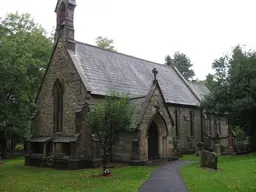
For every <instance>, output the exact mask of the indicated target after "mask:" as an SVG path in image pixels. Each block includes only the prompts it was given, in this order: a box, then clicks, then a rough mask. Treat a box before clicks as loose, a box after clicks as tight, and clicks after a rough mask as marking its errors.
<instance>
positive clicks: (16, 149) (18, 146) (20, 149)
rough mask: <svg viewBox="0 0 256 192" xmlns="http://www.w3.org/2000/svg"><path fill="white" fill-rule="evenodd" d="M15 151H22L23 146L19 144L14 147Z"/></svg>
mask: <svg viewBox="0 0 256 192" xmlns="http://www.w3.org/2000/svg"><path fill="white" fill-rule="evenodd" d="M14 150H15V151H23V150H24V145H23V144H21V143H19V144H17V145H16V146H15V148H14Z"/></svg>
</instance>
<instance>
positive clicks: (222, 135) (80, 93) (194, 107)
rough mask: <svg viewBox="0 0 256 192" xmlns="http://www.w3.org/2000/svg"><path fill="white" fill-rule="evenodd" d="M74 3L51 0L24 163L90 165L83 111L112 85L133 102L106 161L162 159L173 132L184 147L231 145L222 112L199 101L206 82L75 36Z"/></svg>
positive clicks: (91, 140)
mask: <svg viewBox="0 0 256 192" xmlns="http://www.w3.org/2000/svg"><path fill="white" fill-rule="evenodd" d="M75 8H76V1H75V0H58V2H57V5H56V9H55V12H56V15H57V26H56V33H55V43H54V48H53V53H52V57H51V59H50V62H49V64H48V66H47V70H46V72H45V75H44V78H43V81H42V84H41V86H40V89H39V90H38V95H37V98H36V107H37V111H36V114H35V116H34V118H33V120H32V136H31V137H30V138H28V140H27V142H26V154H25V164H26V165H33V166H50V167H56V168H65V169H79V168H85V167H94V166H97V165H98V164H99V163H100V161H101V158H102V156H101V150H100V144H99V143H98V142H97V139H96V138H95V137H94V135H93V133H92V132H91V130H90V128H89V127H88V125H87V123H86V115H87V114H88V113H90V111H91V110H92V109H93V106H94V105H95V103H97V102H100V101H101V100H103V99H104V98H105V97H106V95H108V94H110V93H111V92H113V91H115V92H116V91H117V92H120V93H124V94H126V95H128V97H129V100H130V105H131V106H132V107H133V108H134V113H133V118H132V124H131V126H130V130H129V131H126V132H123V133H121V135H120V137H121V138H120V141H119V143H118V144H117V145H115V146H114V149H113V155H114V156H113V159H114V161H122V162H134V161H137V162H140V161H141V162H146V161H149V160H152V159H168V158H169V157H171V156H172V155H173V140H174V139H175V140H177V141H178V142H179V148H182V149H183V151H184V152H185V153H186V152H187V153H189V152H191V151H193V149H194V148H195V147H196V144H197V143H198V142H203V143H208V145H209V146H213V145H214V142H215V140H216V139H218V140H219V142H220V144H221V145H223V146H225V147H228V146H229V145H232V144H231V142H230V139H229V135H230V130H229V128H228V123H227V120H226V117H225V116H221V115H217V114H206V113H205V112H204V111H203V110H201V109H200V102H201V101H202V99H203V98H204V96H205V95H207V94H209V93H210V91H209V89H208V88H207V87H206V86H204V85H199V84H195V83H191V82H187V81H186V80H185V79H184V78H183V76H182V75H181V74H180V73H179V72H178V71H177V69H176V68H174V67H171V66H167V65H163V64H158V63H154V62H151V61H148V60H144V59H139V58H136V57H133V56H129V55H126V54H122V53H118V52H112V51H108V50H104V49H101V48H99V47H97V46H93V45H89V44H86V43H82V42H78V41H76V40H75V38H74V37H75V27H74V13H75Z"/></svg>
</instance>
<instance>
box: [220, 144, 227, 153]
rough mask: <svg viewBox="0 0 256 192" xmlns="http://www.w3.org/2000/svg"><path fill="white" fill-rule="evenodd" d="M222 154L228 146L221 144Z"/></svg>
mask: <svg viewBox="0 0 256 192" xmlns="http://www.w3.org/2000/svg"><path fill="white" fill-rule="evenodd" d="M220 150H221V154H223V153H224V152H225V151H226V147H225V146H224V145H220Z"/></svg>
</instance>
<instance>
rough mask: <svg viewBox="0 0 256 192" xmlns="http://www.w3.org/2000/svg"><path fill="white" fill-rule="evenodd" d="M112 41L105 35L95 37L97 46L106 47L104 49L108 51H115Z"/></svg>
mask: <svg viewBox="0 0 256 192" xmlns="http://www.w3.org/2000/svg"><path fill="white" fill-rule="evenodd" d="M113 43H114V40H113V39H108V38H107V37H102V36H98V37H97V38H96V44H97V46H98V47H100V48H102V49H106V50H109V51H116V50H115V47H114V45H113Z"/></svg>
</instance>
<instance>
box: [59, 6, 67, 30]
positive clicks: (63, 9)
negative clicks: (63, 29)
mask: <svg viewBox="0 0 256 192" xmlns="http://www.w3.org/2000/svg"><path fill="white" fill-rule="evenodd" d="M65 16H66V6H65V4H64V3H62V4H61V5H60V7H59V10H58V12H57V26H61V25H62V24H64V22H65Z"/></svg>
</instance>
